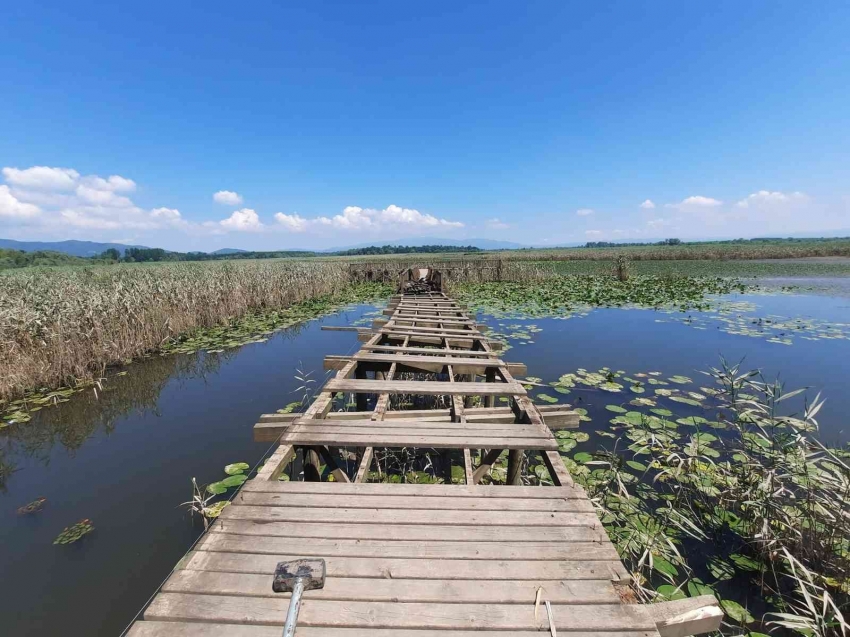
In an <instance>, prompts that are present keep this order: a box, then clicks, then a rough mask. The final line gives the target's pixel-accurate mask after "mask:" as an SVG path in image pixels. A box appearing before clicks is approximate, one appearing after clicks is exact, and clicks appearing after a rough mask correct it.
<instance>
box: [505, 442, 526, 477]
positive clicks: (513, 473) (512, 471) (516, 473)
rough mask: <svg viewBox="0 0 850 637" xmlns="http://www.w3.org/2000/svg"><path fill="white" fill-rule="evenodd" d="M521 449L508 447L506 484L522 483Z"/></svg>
mask: <svg viewBox="0 0 850 637" xmlns="http://www.w3.org/2000/svg"><path fill="white" fill-rule="evenodd" d="M522 459H523V451H522V449H510V450H509V451H508V479H507V484H513V485H519V484H522Z"/></svg>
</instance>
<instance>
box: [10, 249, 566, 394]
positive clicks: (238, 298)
mask: <svg viewBox="0 0 850 637" xmlns="http://www.w3.org/2000/svg"><path fill="white" fill-rule="evenodd" d="M408 258H409V257H408ZM429 263H430V262H429V261H427V260H425V261H424V262H423V263H422V264H419V263H414V262H411V261H406V262H405V261H399V260H395V259H394V260H392V261H387V262H382V263H380V264H377V265H376V266H375V271H376V272H378V271H380V272H381V277H383V278H380V279H379V278H378V277H373V278H368V279H367V278H366V277H358V276H352V271H350V269H349V263H348V262H347V261H341V260H337V261H317V260H314V259H310V260H307V259H303V260H296V259H275V260H267V261H223V262H218V261H216V262H199V263H192V262H189V263H186V262H184V263H167V264H151V265H142V264H122V265H115V266H110V267H92V268H64V269H61V268H60V269H55V268H30V269H22V270H16V271H12V272H8V273H5V274H3V275H0V281H2V285H0V400H9V399H14V398H16V397H19V396H22V395H24V394H26V393H27V392H30V391H32V390H36V389H37V390H45V389H52V388H56V387H63V386H68V387H73V386H74V385H76V384H78V383H79V382H80V381H91V380H93V379H97V378H99V377H101V376H102V375H103V373H104V371H105V369H106V368H107V367H108V366H109V365H113V364H118V363H123V362H128V361H130V360H132V359H134V358H138V357H139V356H142V355H145V354H147V353H150V352H153V351H157V350H160V349H162V348H163V347H164V346H166V345H173V344H174V342H175V340H176V339H178V337H180V336H182V335H186V334H188V333H191V332H193V331H195V330H199V329H207V328H214V327H217V326H222V325H227V324H229V323H231V322H232V321H234V320H239V319H241V318H243V317H247V316H248V315H255V314H262V313H269V312H273V311H276V310H280V309H283V308H287V307H290V306H292V305H293V304H296V303H300V302H304V301H309V300H311V299H316V298H318V297H338V298H340V299H341V300H342V294H343V292H344V291H345V290H346V289H348V288H349V285H350V284H351V283H352V282H358V281H364V280H371V281H376V280H383V281H387V282H390V283H393V284H394V283H395V282H397V281H398V273H399V271H400V270H401V269H402V268H405V267H410V266H414V265H429ZM460 263H461V266H460V267H454V268H452V269H451V270H447V274H448V276H447V277H446V280H447V282H448V283H449V285H451V284H452V283H467V282H468V283H475V282H478V283H480V282H486V281H494V280H499V278H503V279H506V280H511V281H519V280H524V281H531V280H536V279H538V278H540V277H544V276H552V274H551V273H549V272H545V271H543V270H541V269H540V268H538V267H537V266H535V265H534V264H527V263H505V264H500V265H498V267H496V266H494V265H492V262H489V261H470V262H460ZM432 267H438V268H440V267H443V266H441V264H432ZM172 349H173V348H172Z"/></svg>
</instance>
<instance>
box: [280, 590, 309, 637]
mask: <svg viewBox="0 0 850 637" xmlns="http://www.w3.org/2000/svg"><path fill="white" fill-rule="evenodd" d="M303 592H304V580H303V579H302V578H300V577H299V578H298V579H297V580H295V588H293V589H292V597H291V598H290V599H289V610H288V611H287V613H286V624H284V626H283V637H294V635H295V623H296V622H297V621H298V611H299V610H301V593H303Z"/></svg>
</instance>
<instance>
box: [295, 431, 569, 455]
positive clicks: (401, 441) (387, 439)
mask: <svg viewBox="0 0 850 637" xmlns="http://www.w3.org/2000/svg"><path fill="white" fill-rule="evenodd" d="M382 431H383V430H382ZM280 442H281V443H286V444H293V445H296V446H314V445H331V446H337V447H363V446H366V445H371V446H372V447H381V448H396V447H421V448H430V449H463V448H469V447H474V448H478V447H482V448H483V447H492V446H497V447H499V448H501V449H531V450H544V449H548V450H557V449H558V443H557V442H556V441H555V439H554V438H552V439H549V438H543V437H538V438H497V437H495V436H479V437H471V436H460V437H437V436H434V435H425V436H414V435H399V436H394V435H391V434H384V433H368V434H342V433H339V434H321V433H313V432H312V431H309V430H308V431H297V432H295V433H284V434H283V435H282V436H281V438H280Z"/></svg>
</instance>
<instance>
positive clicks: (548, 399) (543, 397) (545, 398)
mask: <svg viewBox="0 0 850 637" xmlns="http://www.w3.org/2000/svg"><path fill="white" fill-rule="evenodd" d="M537 398H539V399H540V400H542V401H544V402H547V403H556V402H558V399H557V398H556V397H555V396H550V395H549V394H537Z"/></svg>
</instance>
